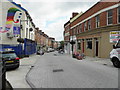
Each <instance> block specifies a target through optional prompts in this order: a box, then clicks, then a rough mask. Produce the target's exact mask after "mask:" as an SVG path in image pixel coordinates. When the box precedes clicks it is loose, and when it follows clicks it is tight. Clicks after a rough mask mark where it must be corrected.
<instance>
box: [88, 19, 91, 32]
mask: <svg viewBox="0 0 120 90" xmlns="http://www.w3.org/2000/svg"><path fill="white" fill-rule="evenodd" d="M90 29H91V20H88V30H90Z"/></svg>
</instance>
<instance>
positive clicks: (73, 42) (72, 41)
mask: <svg viewBox="0 0 120 90" xmlns="http://www.w3.org/2000/svg"><path fill="white" fill-rule="evenodd" d="M70 44H71V45H72V57H73V46H74V44H75V41H74V40H73V30H72V40H71V41H70Z"/></svg>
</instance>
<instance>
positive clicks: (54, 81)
mask: <svg viewBox="0 0 120 90" xmlns="http://www.w3.org/2000/svg"><path fill="white" fill-rule="evenodd" d="M37 59H38V60H37V61H36V63H35V65H34V67H32V69H31V70H30V71H29V73H28V74H27V77H26V79H27V81H28V83H29V84H30V86H31V87H32V88H117V87H118V69H117V68H114V67H113V65H112V64H111V62H110V60H109V59H101V58H93V57H86V58H85V59H83V60H77V59H75V58H72V57H71V56H70V55H66V54H58V53H56V52H53V53H48V54H45V55H43V56H39V58H38V57H37Z"/></svg>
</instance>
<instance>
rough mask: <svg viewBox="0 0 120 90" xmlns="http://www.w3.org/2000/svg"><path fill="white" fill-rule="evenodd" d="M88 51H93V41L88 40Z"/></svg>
mask: <svg viewBox="0 0 120 90" xmlns="http://www.w3.org/2000/svg"><path fill="white" fill-rule="evenodd" d="M87 49H92V40H87Z"/></svg>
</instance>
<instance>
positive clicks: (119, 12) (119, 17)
mask: <svg viewBox="0 0 120 90" xmlns="http://www.w3.org/2000/svg"><path fill="white" fill-rule="evenodd" d="M118 23H120V6H119V7H118Z"/></svg>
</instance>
